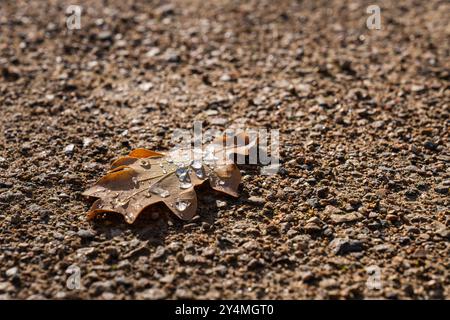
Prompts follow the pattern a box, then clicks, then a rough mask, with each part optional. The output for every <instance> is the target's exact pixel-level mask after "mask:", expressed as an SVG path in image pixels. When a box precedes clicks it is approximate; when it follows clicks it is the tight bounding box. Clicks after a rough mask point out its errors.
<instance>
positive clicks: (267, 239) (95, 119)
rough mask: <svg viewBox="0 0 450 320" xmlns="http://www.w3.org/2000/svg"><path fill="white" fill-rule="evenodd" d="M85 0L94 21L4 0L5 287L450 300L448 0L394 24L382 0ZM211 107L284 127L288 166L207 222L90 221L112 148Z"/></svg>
mask: <svg viewBox="0 0 450 320" xmlns="http://www.w3.org/2000/svg"><path fill="white" fill-rule="evenodd" d="M77 3H78V4H81V5H82V6H83V7H84V12H83V15H82V21H81V22H82V28H81V30H74V31H68V30H67V29H66V26H65V14H64V11H65V8H66V6H67V5H68V4H72V3H69V2H65V1H52V0H48V1H23V0H14V1H8V0H7V1H1V4H0V52H1V53H0V68H1V74H0V91H1V94H0V110H1V119H0V125H1V135H0V156H1V157H0V297H1V298H5V299H10V298H20V299H28V298H30V299H33V298H35V299H36V298H95V299H111V298H113V299H116V298H117V299H118V298H126V299H130V298H137V299H141V298H149V299H154V298H208V299H209V298H270V299H271V298H277V299H288V298H294V299H298V298H299V299H303V298H308V299H309V298H318V299H322V298H325V299H326V298H346V299H348V298H401V299H409V298H411V299H430V298H438V299H441V298H447V299H448V298H450V279H449V267H450V261H449V237H450V217H449V186H450V171H449V160H450V152H449V79H450V78H449V70H450V63H449V50H450V47H449V40H450V29H449V13H450V5H449V3H448V1H444V0H443V1H437V0H430V1H380V3H379V5H380V6H381V15H382V30H368V29H367V28H366V18H367V16H368V14H366V7H367V6H368V5H369V4H374V3H375V1H328V0H326V1H325V0H324V1H268V0H267V1H266V0H263V1H256V0H254V1H199V0H190V1H181V0H180V1H173V2H170V3H169V2H158V1H139V0H137V1H129V0H120V1H119V0H118V1H116V0H111V1H77ZM224 119H225V120H224ZM194 120H202V121H204V125H205V127H206V128H211V127H214V126H216V127H218V128H224V127H227V126H229V125H231V124H236V123H238V124H239V123H240V124H245V125H246V126H249V127H266V128H279V129H280V132H281V146H282V151H281V160H282V166H283V169H282V170H281V172H280V173H279V174H278V175H276V176H261V175H258V168H254V167H243V168H242V173H243V175H244V179H243V183H242V186H241V190H240V192H241V197H240V198H239V199H238V200H235V199H231V198H228V197H226V196H223V195H219V194H218V195H216V194H211V193H208V192H207V191H201V192H200V193H201V196H202V200H201V202H200V204H199V206H200V208H199V212H198V213H199V214H198V216H197V217H196V218H195V219H194V220H193V221H192V222H190V223H182V222H180V221H179V220H177V219H176V218H174V217H173V216H171V215H169V216H165V215H162V217H161V218H159V219H158V220H152V219H150V218H142V219H141V220H140V221H138V223H136V224H135V225H132V226H129V225H126V224H125V223H124V222H123V221H122V220H120V219H117V218H111V220H108V221H106V222H103V223H95V224H91V223H89V222H87V221H86V219H85V212H86V211H87V208H88V205H89V204H88V203H86V201H85V199H83V197H82V196H81V192H82V191H83V190H84V189H85V188H87V187H89V186H90V185H92V184H93V183H94V182H95V181H96V180H97V179H98V178H99V177H101V176H102V175H103V174H104V173H105V172H106V170H107V168H108V167H109V163H110V161H112V160H113V159H115V158H117V157H118V156H120V155H122V154H126V153H127V152H129V150H130V149H132V148H135V147H147V148H150V149H157V150H165V149H167V148H169V147H170V145H169V141H170V139H171V134H172V132H173V130H174V129H176V128H186V129H191V128H192V122H193V121H194ZM70 144H74V150H73V152H72V153H70V152H65V148H66V147H67V146H68V145H70ZM69 151H70V150H69ZM217 199H218V200H219V202H216V200H217ZM164 212H165V214H168V211H164ZM72 264H75V265H77V266H79V267H80V269H81V283H82V288H81V289H80V290H69V289H68V288H66V280H67V277H68V274H67V273H66V270H67V268H68V267H69V266H70V265H72ZM369 266H378V267H379V270H380V277H381V282H379V283H380V284H381V288H380V289H374V288H372V287H370V285H369V286H368V285H367V283H366V281H367V280H368V279H369V274H368V272H367V271H366V268H367V267H369ZM369 280H370V279H369Z"/></svg>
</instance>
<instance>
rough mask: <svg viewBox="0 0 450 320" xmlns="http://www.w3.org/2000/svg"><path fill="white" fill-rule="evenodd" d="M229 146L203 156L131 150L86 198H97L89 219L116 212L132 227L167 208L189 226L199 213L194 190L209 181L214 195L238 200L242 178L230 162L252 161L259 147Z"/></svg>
mask: <svg viewBox="0 0 450 320" xmlns="http://www.w3.org/2000/svg"><path fill="white" fill-rule="evenodd" d="M241 137H242V135H241ZM227 141H228V140H227V138H223V139H217V140H215V141H213V142H212V143H211V144H210V145H208V146H206V148H205V150H200V149H195V148H194V149H176V150H174V151H172V152H170V153H168V154H165V153H160V152H155V151H150V150H146V149H136V150H133V151H132V152H131V153H130V154H129V155H128V156H125V157H122V158H119V159H117V160H116V161H114V162H113V163H112V165H111V166H112V168H111V170H110V171H109V172H108V173H107V174H106V175H105V176H104V177H102V178H101V179H100V180H99V181H97V183H96V184H95V185H94V186H92V187H91V188H89V189H88V190H86V191H85V192H84V193H83V195H85V196H88V197H93V198H97V200H96V201H95V202H94V203H93V204H92V206H91V208H90V209H89V211H88V213H87V216H88V219H93V218H94V217H96V216H97V215H98V214H102V213H108V212H117V213H120V214H122V215H123V216H124V217H125V221H126V222H127V223H129V224H131V223H133V222H134V221H135V220H136V218H137V217H138V216H139V214H140V213H141V212H142V211H143V210H144V209H146V208H147V207H149V206H151V205H153V204H155V203H159V202H163V203H164V204H165V205H166V206H167V207H168V208H169V209H170V210H171V211H172V212H173V213H174V214H175V215H176V216H178V217H179V218H181V219H183V220H190V219H191V218H192V217H193V216H194V215H195V212H196V210H197V195H196V193H195V190H194V187H195V186H198V185H201V184H203V183H204V182H205V181H209V183H210V185H211V187H212V188H213V189H215V190H218V191H221V192H224V193H226V194H229V195H232V196H234V197H237V196H238V194H237V189H238V186H239V183H240V181H241V174H240V171H239V169H238V168H237V166H236V165H235V164H234V162H233V161H231V160H230V156H231V155H234V154H238V155H243V156H245V155H248V154H249V153H248V152H249V151H248V150H249V148H250V147H252V146H254V144H255V142H256V141H253V142H252V143H249V139H248V137H244V138H243V139H241V140H238V141H243V143H240V144H239V143H233V145H232V146H226V142H227ZM233 141H235V140H233ZM224 144H225V146H224ZM192 159H193V160H192Z"/></svg>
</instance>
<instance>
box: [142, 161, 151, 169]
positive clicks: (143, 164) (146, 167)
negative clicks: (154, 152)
mask: <svg viewBox="0 0 450 320" xmlns="http://www.w3.org/2000/svg"><path fill="white" fill-rule="evenodd" d="M151 166H152V165H151V164H150V162H149V161H148V160H141V167H142V168H144V169H150V167H151Z"/></svg>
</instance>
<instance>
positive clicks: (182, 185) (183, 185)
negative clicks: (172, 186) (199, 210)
mask: <svg viewBox="0 0 450 320" xmlns="http://www.w3.org/2000/svg"><path fill="white" fill-rule="evenodd" d="M191 187H192V183H190V182H186V181H183V182H180V188H181V189H189V188H191Z"/></svg>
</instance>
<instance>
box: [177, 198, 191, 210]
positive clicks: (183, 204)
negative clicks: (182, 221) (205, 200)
mask: <svg viewBox="0 0 450 320" xmlns="http://www.w3.org/2000/svg"><path fill="white" fill-rule="evenodd" d="M190 205H191V203H190V202H189V201H187V200H182V199H177V200H176V201H175V208H177V210H178V211H185V210H186V209H187V208H188V207H189V206H190Z"/></svg>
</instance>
